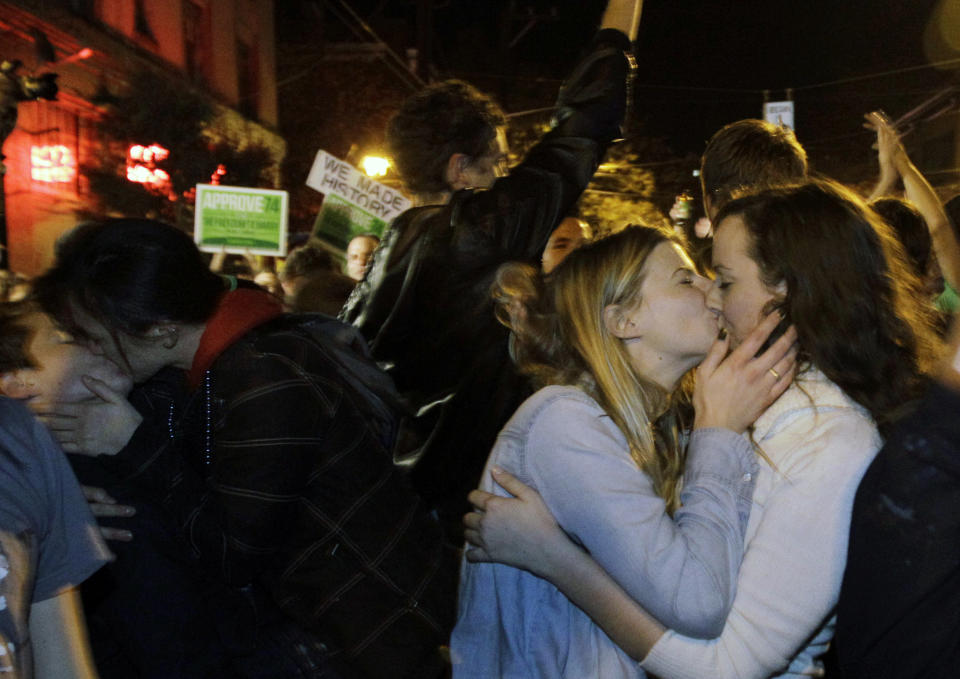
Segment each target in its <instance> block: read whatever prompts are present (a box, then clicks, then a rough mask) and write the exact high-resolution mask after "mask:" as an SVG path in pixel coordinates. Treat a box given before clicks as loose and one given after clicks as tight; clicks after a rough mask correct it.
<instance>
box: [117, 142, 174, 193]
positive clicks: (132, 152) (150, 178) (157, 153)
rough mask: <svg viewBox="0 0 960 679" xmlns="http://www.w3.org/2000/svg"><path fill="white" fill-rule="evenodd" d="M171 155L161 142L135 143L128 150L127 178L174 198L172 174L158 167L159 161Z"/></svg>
mask: <svg viewBox="0 0 960 679" xmlns="http://www.w3.org/2000/svg"><path fill="white" fill-rule="evenodd" d="M169 157H170V151H168V150H167V149H165V148H164V147H162V146H160V145H159V144H150V145H149V146H142V145H140V144H134V145H133V146H131V147H130V148H129V149H128V150H127V179H128V180H129V181H131V182H135V183H137V184H143V185H144V186H145V187H146V188H148V189H150V190H151V191H156V192H158V193H162V194H166V195H167V196H168V197H171V196H172V197H171V198H170V199H171V200H173V199H174V198H175V196H173V192H172V190H171V187H170V175H169V174H167V173H166V172H165V171H164V170H162V169H160V168H159V167H157V163H159V162H162V161H164V160H166V159H167V158H169Z"/></svg>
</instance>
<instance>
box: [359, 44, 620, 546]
mask: <svg viewBox="0 0 960 679" xmlns="http://www.w3.org/2000/svg"><path fill="white" fill-rule="evenodd" d="M629 49H630V42H629V40H628V39H627V37H626V36H625V35H624V34H623V33H621V32H619V31H616V30H611V29H605V30H603V31H600V33H599V34H598V35H597V38H596V40H595V42H594V44H593V48H592V50H591V51H590V53H589V54H588V56H587V57H586V58H585V59H583V60H582V61H581V63H580V64H579V65H578V66H577V68H576V69H575V70H574V72H573V74H572V75H571V77H570V79H569V80H568V81H567V82H566V83H565V85H564V87H563V88H561V91H560V96H559V98H558V102H557V114H556V116H555V122H554V126H553V129H552V130H551V131H550V132H548V133H547V134H546V135H545V136H544V137H543V138H542V139H541V140H540V142H538V143H537V144H536V145H535V146H534V147H533V148H532V149H531V150H530V151H529V153H528V154H527V155H526V157H525V158H524V160H523V161H522V162H521V163H520V164H519V165H518V166H517V167H515V168H514V169H513V170H512V171H511V172H510V174H509V175H508V176H506V177H503V178H500V179H498V180H497V181H496V182H495V183H494V185H493V186H492V187H491V188H490V189H487V190H464V191H460V192H457V193H456V194H454V196H453V198H452V199H451V201H450V202H449V203H448V204H447V205H434V206H428V207H420V208H414V209H412V210H409V211H407V212H405V213H404V214H402V215H400V216H399V217H398V218H397V219H396V220H395V222H394V223H393V224H392V225H391V227H390V229H389V230H388V232H387V234H386V235H385V237H384V240H383V243H382V244H381V246H380V247H379V248H378V250H377V251H376V253H375V254H374V257H373V261H372V263H371V265H370V268H369V270H368V273H367V275H366V277H365V279H364V280H363V281H361V282H360V283H359V284H358V286H357V288H356V289H355V291H354V293H353V294H352V295H351V298H350V299H349V300H348V301H347V304H346V306H345V307H344V310H343V312H342V313H341V318H343V319H345V320H347V321H349V322H351V323H353V324H354V325H355V326H356V327H358V328H359V329H360V331H361V332H362V333H363V335H364V336H365V337H366V339H367V341H368V342H369V344H370V349H371V352H372V353H373V356H374V357H375V358H376V360H377V361H378V362H380V364H381V365H382V366H383V367H385V368H386V369H387V370H388V371H389V372H390V374H391V376H392V377H393V379H394V381H395V382H396V384H397V388H398V389H399V390H400V392H401V393H402V394H404V396H405V397H406V398H407V399H408V402H409V404H410V406H411V408H412V410H413V412H415V413H417V416H416V418H415V420H414V424H415V429H416V431H417V435H418V436H419V438H420V439H421V440H422V441H425V443H424V444H423V445H422V446H421V447H420V448H419V449H418V450H417V454H416V456H415V459H416V465H415V469H414V471H413V481H414V485H415V486H416V487H417V490H418V491H419V492H420V493H421V495H422V496H424V497H425V498H426V499H427V501H428V502H429V503H431V504H433V505H434V506H436V507H438V508H439V509H440V512H441V516H442V517H443V518H446V519H447V523H448V525H449V526H455V527H457V528H459V517H460V514H461V512H462V511H463V510H465V508H466V499H465V498H466V494H467V493H468V492H469V491H470V490H471V489H472V488H473V487H475V485H476V483H477V480H478V479H479V476H480V472H481V471H482V469H483V464H484V461H485V460H486V457H487V454H488V453H489V451H490V448H491V446H492V444H493V441H494V439H495V438H496V435H497V433H498V432H499V430H500V428H501V427H502V426H503V425H504V424H505V423H506V421H507V419H509V417H510V415H512V414H513V411H514V410H516V408H517V407H518V406H519V404H520V403H521V402H522V401H523V399H524V398H525V397H526V396H528V395H529V393H530V389H529V387H528V386H527V385H526V382H525V380H524V379H523V378H521V377H520V376H519V375H518V374H517V373H516V371H515V370H514V368H513V365H512V363H511V361H510V358H509V355H508V349H507V345H508V331H507V329H506V328H504V327H503V326H501V325H500V324H499V323H498V322H497V320H496V318H495V317H494V309H493V302H492V299H491V297H490V286H491V284H492V282H493V280H494V276H495V274H496V271H497V269H498V268H499V267H500V266H501V265H502V264H504V263H506V262H510V261H525V262H529V263H531V264H537V263H539V259H540V255H541V253H542V251H543V248H544V246H545V244H546V241H547V239H548V238H549V236H550V234H551V232H552V231H553V230H554V229H555V228H556V226H557V224H559V222H560V221H561V220H562V219H563V218H564V217H566V216H568V215H569V214H570V212H571V210H572V208H573V206H574V204H575V203H576V201H577V200H578V199H579V197H580V195H581V193H582V192H583V190H584V189H585V188H586V186H587V184H588V182H589V181H590V179H591V177H592V176H593V173H594V172H595V171H596V169H597V167H598V165H599V164H600V162H601V160H602V157H603V154H604V152H605V150H606V148H607V147H608V146H609V144H610V143H611V142H612V141H613V140H614V139H615V138H617V137H618V136H619V134H620V130H621V124H622V122H623V119H624V116H625V112H626V106H627V100H628V97H629V93H630V87H629V83H630V81H631V77H632V74H633V71H634V70H635V67H634V62H633V59H632V57H631V56H630V55H629ZM458 532H459V531H458Z"/></svg>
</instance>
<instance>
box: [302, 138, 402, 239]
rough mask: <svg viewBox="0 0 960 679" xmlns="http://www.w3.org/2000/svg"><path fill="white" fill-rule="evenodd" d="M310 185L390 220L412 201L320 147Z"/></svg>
mask: <svg viewBox="0 0 960 679" xmlns="http://www.w3.org/2000/svg"><path fill="white" fill-rule="evenodd" d="M307 186H309V187H310V188H311V189H316V190H317V191H319V192H320V193H332V194H333V195H335V196H339V197H340V198H343V199H344V200H345V201H347V202H348V203H351V204H352V205H356V206H357V207H358V208H360V209H361V210H364V211H366V212H368V213H370V214H371V215H373V216H374V217H376V218H378V219H382V220H383V221H385V222H389V221H390V220H391V219H393V218H394V217H396V216H397V215H399V214H400V213H401V212H403V211H404V210H407V209H408V208H409V207H410V205H411V203H410V201H409V200H408V199H407V198H405V197H404V196H403V194H402V193H400V192H399V191H397V190H396V189H391V188H390V187H389V186H387V185H385V184H381V183H380V182H376V181H374V180H372V179H370V177H368V176H367V175H365V174H364V173H363V172H361V171H360V170H358V169H357V168H355V167H354V166H353V165H351V164H350V163H346V162H344V161H342V160H340V159H339V158H336V157H334V156H331V155H330V154H329V153H327V152H326V151H317V157H316V159H315V160H314V161H313V167H312V168H310V175H309V176H308V177H307Z"/></svg>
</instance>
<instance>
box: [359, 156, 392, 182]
mask: <svg viewBox="0 0 960 679" xmlns="http://www.w3.org/2000/svg"><path fill="white" fill-rule="evenodd" d="M360 167H362V168H363V171H364V172H366V173H367V176H368V177H383V176H385V175H386V174H387V170H389V169H390V161H389V160H387V159H386V158H381V157H379V156H364V158H363V160H361V161H360Z"/></svg>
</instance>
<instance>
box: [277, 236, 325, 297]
mask: <svg viewBox="0 0 960 679" xmlns="http://www.w3.org/2000/svg"><path fill="white" fill-rule="evenodd" d="M328 272H336V273H339V270H338V267H337V264H336V262H334V261H333V256H332V255H331V254H330V252H329V251H327V250H326V249H325V248H323V247H322V246H320V245H318V244H317V243H315V242H308V243H306V244H305V245H301V246H300V247H298V248H295V249H293V250H291V251H290V253H289V254H288V255H287V258H286V259H285V260H284V262H283V269H281V270H280V284H281V285H282V286H283V292H284V294H285V295H286V297H287V299H293V298H294V297H295V296H296V294H297V291H298V290H299V289H300V288H301V287H303V286H304V285H306V284H307V282H309V281H310V279H311V278H312V277H313V276H314V275H316V274H323V273H328Z"/></svg>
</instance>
